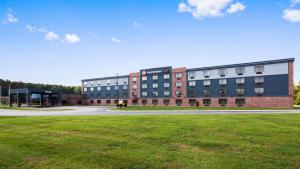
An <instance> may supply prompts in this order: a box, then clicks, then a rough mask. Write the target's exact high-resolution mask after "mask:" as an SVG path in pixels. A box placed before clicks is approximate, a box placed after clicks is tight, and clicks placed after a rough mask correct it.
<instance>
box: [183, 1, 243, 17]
mask: <svg viewBox="0 0 300 169" xmlns="http://www.w3.org/2000/svg"><path fill="white" fill-rule="evenodd" d="M233 3H234V0H187V1H185V2H181V3H179V5H178V12H181V13H183V12H187V13H190V14H191V15H192V16H193V17H194V18H196V19H203V18H206V17H220V16H224V15H225V10H226V9H227V10H229V9H230V8H231V6H230V5H234V6H233V7H234V8H237V7H238V8H237V9H232V10H230V11H234V10H237V11H241V9H240V5H237V4H238V3H239V2H237V3H235V4H233ZM239 4H241V3H239ZM242 5H243V4H242ZM229 6H230V7H229ZM243 6H244V5H243ZM228 7H229V8H228ZM243 10H244V9H243ZM237 11H235V12H237ZM228 13H229V12H228ZM233 13H234V12H233ZM229 14H231V13H229Z"/></svg>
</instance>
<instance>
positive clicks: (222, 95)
mask: <svg viewBox="0 0 300 169" xmlns="http://www.w3.org/2000/svg"><path fill="white" fill-rule="evenodd" d="M219 94H220V96H221V97H224V96H226V88H221V89H219Z"/></svg>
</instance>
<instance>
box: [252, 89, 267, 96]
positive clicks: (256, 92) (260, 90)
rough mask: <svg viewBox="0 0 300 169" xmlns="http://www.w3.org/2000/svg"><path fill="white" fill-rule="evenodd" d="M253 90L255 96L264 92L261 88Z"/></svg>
mask: <svg viewBox="0 0 300 169" xmlns="http://www.w3.org/2000/svg"><path fill="white" fill-rule="evenodd" d="M254 90H255V94H256V95H258V96H261V95H263V94H264V92H265V90H264V88H261V87H260V88H255V89H254Z"/></svg>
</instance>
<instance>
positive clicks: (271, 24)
mask: <svg viewBox="0 0 300 169" xmlns="http://www.w3.org/2000/svg"><path fill="white" fill-rule="evenodd" d="M0 22H1V23H0V59H1V65H0V78H2V79H9V80H15V81H25V82H39V83H50V84H63V85H80V80H81V79H86V78H94V77H101V76H111V75H115V74H116V73H118V74H128V73H130V72H135V71H139V70H140V69H142V68H151V67H161V66H173V67H181V66H186V67H188V68H194V67H202V66H214V65H223V64H233V63H243V62H252V61H261V60H271V59H281V58H289V57H294V58H295V59H296V62H295V81H299V80H300V73H299V72H300V68H299V64H298V59H300V45H299V44H300V0H263V1H262V0H238V1H235V0H189V1H187V0H151V1H149V0H126V1H124V0H72V1H71V0H60V1H55V0H0Z"/></svg>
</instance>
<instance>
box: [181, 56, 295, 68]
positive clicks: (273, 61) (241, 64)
mask: <svg viewBox="0 0 300 169" xmlns="http://www.w3.org/2000/svg"><path fill="white" fill-rule="evenodd" d="M294 61H295V58H286V59H277V60H267V61H259V62H248V63H238V64H229V65H220V66H208V67H200V68H190V69H187V71H194V70H210V69H218V68H230V67H239V66H253V65H266V64H274V63H285V62H294Z"/></svg>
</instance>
